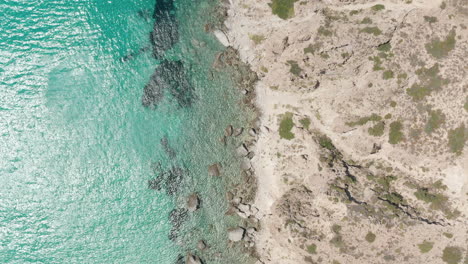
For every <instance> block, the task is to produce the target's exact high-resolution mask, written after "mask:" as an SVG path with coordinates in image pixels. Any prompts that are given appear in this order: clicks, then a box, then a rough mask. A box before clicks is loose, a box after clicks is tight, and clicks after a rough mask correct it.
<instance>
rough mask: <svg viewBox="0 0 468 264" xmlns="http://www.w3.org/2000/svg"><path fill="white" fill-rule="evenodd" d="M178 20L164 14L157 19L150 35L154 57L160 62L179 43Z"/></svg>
mask: <svg viewBox="0 0 468 264" xmlns="http://www.w3.org/2000/svg"><path fill="white" fill-rule="evenodd" d="M178 27H179V26H178V23H177V20H176V19H175V18H174V17H172V16H170V15H168V14H164V15H161V16H160V17H158V18H157V20H156V22H155V23H154V26H153V31H152V32H151V34H150V41H151V44H152V45H153V57H154V58H156V59H158V60H160V59H162V58H163V57H164V53H165V52H166V51H167V50H169V49H171V48H172V47H173V46H174V45H175V44H176V43H177V42H178V41H179V29H178Z"/></svg>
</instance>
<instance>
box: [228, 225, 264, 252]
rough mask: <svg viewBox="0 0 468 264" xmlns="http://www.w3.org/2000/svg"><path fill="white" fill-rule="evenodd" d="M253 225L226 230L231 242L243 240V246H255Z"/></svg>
mask: <svg viewBox="0 0 468 264" xmlns="http://www.w3.org/2000/svg"><path fill="white" fill-rule="evenodd" d="M256 231H257V229H255V227H248V228H244V227H234V228H231V229H229V230H228V237H229V240H230V241H232V242H244V246H245V247H249V248H252V247H254V246H255V242H254V241H255V233H256Z"/></svg>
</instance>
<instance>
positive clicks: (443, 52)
mask: <svg viewBox="0 0 468 264" xmlns="http://www.w3.org/2000/svg"><path fill="white" fill-rule="evenodd" d="M455 35H456V34H455V30H454V29H452V30H451V31H450V33H449V34H448V35H447V37H446V38H445V40H440V39H439V38H435V39H433V40H432V42H431V43H428V44H426V45H425V48H426V51H427V53H429V54H431V55H432V56H433V57H435V58H437V59H441V58H443V57H446V56H447V55H448V54H449V52H450V51H452V50H453V49H454V48H455V43H456V40H455Z"/></svg>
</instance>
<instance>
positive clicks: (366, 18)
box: [359, 17, 372, 24]
mask: <svg viewBox="0 0 468 264" xmlns="http://www.w3.org/2000/svg"><path fill="white" fill-rule="evenodd" d="M359 23H360V24H372V19H370V18H368V17H365V18H364V19H362V20H361V22H359Z"/></svg>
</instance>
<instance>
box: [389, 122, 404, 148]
mask: <svg viewBox="0 0 468 264" xmlns="http://www.w3.org/2000/svg"><path fill="white" fill-rule="evenodd" d="M402 129H403V125H402V124H401V122H399V121H394V122H392V123H390V133H389V139H388V142H389V143H390V144H398V143H399V142H400V141H402V140H403V138H404V137H403V132H402V131H401V130H402Z"/></svg>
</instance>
